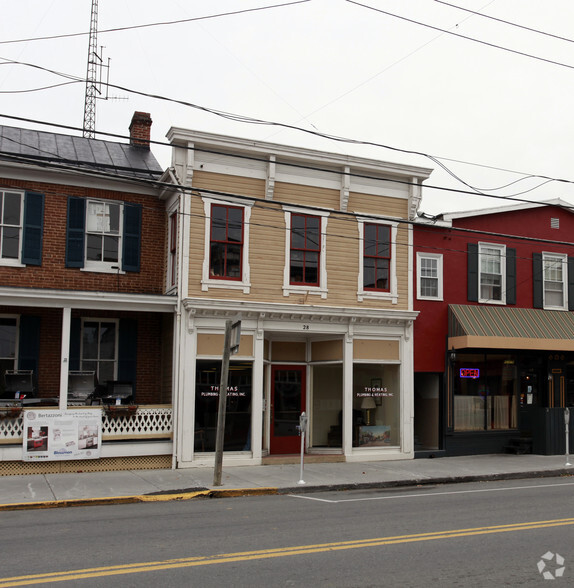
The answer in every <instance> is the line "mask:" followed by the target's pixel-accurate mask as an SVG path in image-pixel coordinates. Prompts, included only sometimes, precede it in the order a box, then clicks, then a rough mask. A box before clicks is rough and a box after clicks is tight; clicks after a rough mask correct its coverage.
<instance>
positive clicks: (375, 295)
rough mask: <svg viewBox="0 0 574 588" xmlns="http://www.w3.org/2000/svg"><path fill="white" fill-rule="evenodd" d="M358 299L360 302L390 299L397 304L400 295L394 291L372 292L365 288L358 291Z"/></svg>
mask: <svg viewBox="0 0 574 588" xmlns="http://www.w3.org/2000/svg"><path fill="white" fill-rule="evenodd" d="M357 300H358V301H359V302H363V300H390V301H391V302H392V303H393V304H397V303H398V301H399V296H398V294H393V293H392V292H371V291H366V290H364V291H362V292H357Z"/></svg>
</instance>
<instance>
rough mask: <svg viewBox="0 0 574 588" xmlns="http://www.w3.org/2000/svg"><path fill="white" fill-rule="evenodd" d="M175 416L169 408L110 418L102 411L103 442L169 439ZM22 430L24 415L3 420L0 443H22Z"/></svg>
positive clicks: (145, 408) (143, 408)
mask: <svg viewBox="0 0 574 588" xmlns="http://www.w3.org/2000/svg"><path fill="white" fill-rule="evenodd" d="M83 408H85V407H83ZM43 410H44V409H43ZM45 410H57V409H48V408H46V409H45ZM100 410H102V409H100ZM172 412H173V411H172V406H171V405H170V404H161V405H146V406H141V405H140V406H138V409H137V410H136V411H135V412H134V413H133V414H130V415H118V416H115V415H114V416H111V415H109V414H106V412H105V411H104V410H102V437H103V440H104V441H118V440H128V439H150V440H151V439H169V438H171V436H172V433H173V414H172ZM22 428H23V427H22V415H20V416H18V417H17V418H9V417H8V418H2V419H0V443H1V444H8V443H22V435H23V431H22Z"/></svg>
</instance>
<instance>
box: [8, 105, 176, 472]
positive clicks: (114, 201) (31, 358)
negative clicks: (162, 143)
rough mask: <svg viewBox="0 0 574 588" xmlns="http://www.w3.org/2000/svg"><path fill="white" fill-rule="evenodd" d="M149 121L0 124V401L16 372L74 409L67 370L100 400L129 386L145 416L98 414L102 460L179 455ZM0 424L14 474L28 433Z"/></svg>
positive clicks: (159, 197)
mask: <svg viewBox="0 0 574 588" xmlns="http://www.w3.org/2000/svg"><path fill="white" fill-rule="evenodd" d="M150 127H151V118H150V116H149V114H147V113H141V112H137V113H135V115H134V117H133V120H132V124H131V126H130V136H131V140H130V143H129V144H123V143H117V142H111V141H102V140H97V139H87V138H81V137H75V136H71V135H65V134H57V133H52V132H42V131H34V130H28V129H21V128H15V127H8V126H0V207H1V208H0V231H1V233H0V326H1V328H0V372H1V373H0V392H1V398H2V399H3V400H4V401H10V400H13V399H14V395H13V390H12V389H11V387H10V385H9V382H8V381H7V380H6V376H5V374H6V373H7V372H8V375H10V372H14V371H16V372H23V371H26V372H30V373H31V374H32V378H33V383H32V385H33V391H32V392H30V393H28V395H27V396H28V398H27V400H26V402H30V404H28V405H27V406H46V407H49V406H56V407H58V408H59V409H66V408H69V407H70V406H73V405H77V404H78V402H75V401H76V400H77V399H76V398H75V397H74V395H73V394H71V393H70V377H69V376H70V374H73V375H77V374H78V373H79V372H87V373H92V374H93V375H94V384H95V385H97V386H98V389H97V392H98V394H99V395H100V396H101V397H105V396H106V394H108V393H109V391H110V390H113V387H114V385H117V384H118V383H119V382H121V383H122V385H124V386H127V387H129V389H131V391H132V394H131V398H130V402H133V403H134V404H137V405H138V418H135V419H134V418H132V419H131V421H130V422H129V423H128V422H127V421H125V422H122V420H121V419H113V420H112V419H111V418H108V415H106V414H104V421H105V423H104V445H103V447H102V457H103V458H104V460H103V461H102V460H99V462H100V467H115V466H113V464H112V462H114V461H115V462H118V460H120V461H121V459H122V458H125V457H126V456H129V459H131V460H132V462H133V463H134V464H135V463H136V462H137V460H138V459H139V457H141V464H142V466H146V465H148V466H150V467H154V460H156V462H157V463H158V464H159V463H160V462H161V463H162V464H163V465H164V466H165V465H166V464H167V465H169V464H170V463H171V457H170V456H171V452H172V448H171V439H170V438H171V403H172V382H173V375H172V373H173V356H174V354H173V351H172V349H173V332H174V329H173V320H174V319H173V317H174V309H175V304H176V297H175V294H174V292H175V290H174V289H173V288H171V289H170V287H168V285H167V282H168V281H167V276H166V272H167V263H166V260H167V256H166V245H167V243H166V227H167V217H166V205H165V201H164V198H163V196H164V195H165V194H164V193H163V192H162V191H161V190H160V189H159V188H158V181H159V180H160V179H161V176H162V170H161V168H160V167H159V164H158V163H157V161H156V159H155V158H154V156H153V155H152V153H151V151H150V148H149V140H150ZM113 383H115V384H113ZM124 389H128V388H124ZM32 398H33V399H34V400H33V402H32ZM4 404H6V402H5V403H4ZM144 407H148V408H144ZM99 410H101V408H100V409H99ZM146 415H147V416H146ZM142 419H144V420H143V421H142ZM144 421H146V423H147V429H146V431H147V434H148V439H147V440H148V443H143V444H142V442H141V440H142V439H145V438H146V431H144V430H143V429H142V426H143V422H144ZM151 421H156V424H157V426H156V425H151V426H150V422H151ZM1 424H2V427H0V460H1V461H0V470H2V468H4V469H6V468H8V465H7V464H9V463H11V464H12V466H10V467H12V469H13V468H14V467H15V466H14V462H15V461H17V460H18V459H20V457H21V452H22V449H21V447H19V446H18V443H20V438H21V435H22V431H21V429H20V428H19V424H18V422H17V420H14V419H4V420H3V421H2V422H1ZM151 439H153V441H151ZM114 440H122V443H121V444H118V443H114ZM150 456H155V457H150ZM106 458H107V460H108V461H107V462H106ZM134 460H135V461H134ZM32 465H33V466H36V465H41V464H30V466H32ZM22 467H23V466H22ZM71 467H79V466H71ZM82 467H83V468H84V469H85V468H86V467H88V466H86V465H85V464H84V466H82ZM91 467H96V465H94V464H92V465H91Z"/></svg>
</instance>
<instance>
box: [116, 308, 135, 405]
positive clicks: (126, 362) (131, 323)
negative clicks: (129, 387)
mask: <svg viewBox="0 0 574 588" xmlns="http://www.w3.org/2000/svg"><path fill="white" fill-rule="evenodd" d="M137 353H138V323H137V320H135V319H120V333H119V340H118V380H122V381H124V382H132V384H133V389H134V397H135V391H136V375H137Z"/></svg>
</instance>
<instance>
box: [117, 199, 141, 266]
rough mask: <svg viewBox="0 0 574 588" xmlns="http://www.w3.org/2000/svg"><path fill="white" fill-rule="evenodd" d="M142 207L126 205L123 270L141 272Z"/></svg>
mask: <svg viewBox="0 0 574 588" xmlns="http://www.w3.org/2000/svg"><path fill="white" fill-rule="evenodd" d="M141 227H142V207H141V205H140V204H124V234H123V253H122V269H123V270H124V271H126V272H139V271H140V248H141Z"/></svg>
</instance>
